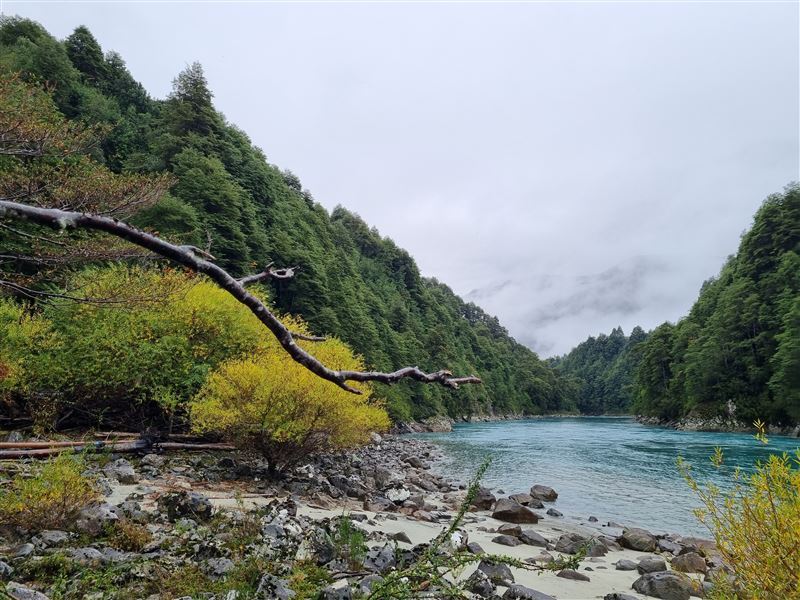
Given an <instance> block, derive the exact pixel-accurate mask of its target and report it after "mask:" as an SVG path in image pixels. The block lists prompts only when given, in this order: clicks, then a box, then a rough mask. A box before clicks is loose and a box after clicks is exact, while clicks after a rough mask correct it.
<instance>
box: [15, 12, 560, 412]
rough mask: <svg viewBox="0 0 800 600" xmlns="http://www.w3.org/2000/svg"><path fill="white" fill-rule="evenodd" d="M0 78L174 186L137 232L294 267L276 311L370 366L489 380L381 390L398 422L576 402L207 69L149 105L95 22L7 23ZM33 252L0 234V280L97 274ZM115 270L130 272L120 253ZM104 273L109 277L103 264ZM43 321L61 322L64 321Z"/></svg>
mask: <svg viewBox="0 0 800 600" xmlns="http://www.w3.org/2000/svg"><path fill="white" fill-rule="evenodd" d="M0 71H2V72H3V73H6V74H7V75H8V74H12V73H19V74H20V75H21V77H22V79H23V80H24V81H27V82H31V83H33V84H35V85H40V86H45V87H46V88H47V90H48V92H49V93H50V95H51V96H52V100H53V103H54V105H55V107H56V108H57V110H58V111H59V112H60V115H59V118H62V116H63V118H66V120H67V122H68V123H75V124H81V125H86V126H91V127H95V128H96V129H97V131H101V132H102V136H101V141H100V143H99V144H98V145H97V146H95V147H94V148H93V150H92V152H91V159H92V161H93V162H95V163H98V164H99V165H102V167H103V168H104V169H107V170H108V171H109V172H110V173H112V174H120V175H126V176H127V175H130V176H132V177H133V176H138V175H144V176H148V175H149V176H153V175H155V176H158V175H161V174H163V175H164V177H165V181H166V180H167V178H168V179H169V182H170V186H169V190H168V192H167V193H166V194H164V195H163V197H161V199H160V200H159V201H158V203H157V204H155V205H154V206H152V207H150V208H147V209H145V210H142V211H140V212H139V213H138V214H137V215H136V216H135V218H134V222H135V224H136V225H137V226H139V227H143V228H146V229H148V230H151V231H157V232H158V233H159V234H160V235H162V236H164V237H166V238H168V239H174V240H180V241H181V242H182V243H186V244H194V245H197V246H202V247H205V246H207V245H208V246H209V250H210V251H211V252H212V253H213V255H214V256H215V257H216V261H217V263H218V264H219V265H221V266H223V267H224V268H226V269H228V270H229V271H230V272H231V273H232V274H234V275H243V274H246V273H250V272H253V271H256V270H258V269H260V268H263V265H264V264H265V263H266V262H268V261H274V263H275V264H276V265H281V266H294V265H297V266H299V269H298V271H297V273H298V274H297V276H296V277H294V278H292V279H290V280H285V281H274V282H271V283H270V284H269V288H268V289H265V290H264V292H263V293H264V294H266V295H268V296H269V298H270V300H271V302H272V303H273V304H274V306H275V307H276V309H277V310H278V311H279V312H281V313H284V314H293V315H298V316H300V317H302V318H303V319H304V320H305V322H306V323H307V324H308V326H309V328H310V330H311V331H313V332H314V333H315V334H325V335H334V336H336V337H338V338H340V339H341V340H342V341H343V342H345V343H346V344H347V345H349V346H350V347H351V348H353V349H354V350H355V351H356V352H357V353H358V354H360V355H361V356H363V359H364V361H365V363H366V364H367V365H368V366H369V367H372V368H377V369H381V370H390V369H392V368H396V367H398V366H402V365H407V364H410V365H418V366H420V367H421V368H423V369H428V370H431V369H439V368H448V369H450V370H452V371H453V372H457V373H464V374H468V373H475V374H479V375H480V376H481V377H482V379H483V381H484V385H482V386H468V387H464V388H462V389H460V390H459V391H458V392H453V391H452V390H448V389H445V388H442V387H440V386H422V385H417V384H414V383H400V384H398V385H396V386H393V387H381V388H380V389H379V390H378V394H379V395H380V396H382V397H385V398H386V400H387V406H388V409H389V412H390V414H391V416H392V417H393V418H394V419H402V420H406V419H412V418H414V419H419V418H424V417H427V416H430V415H433V414H441V413H445V412H446V413H449V414H451V415H453V416H459V415H465V414H470V413H479V412H487V411H496V412H501V413H507V412H515V413H523V412H524V413H530V414H538V413H543V412H549V411H559V410H566V409H570V408H573V407H574V404H573V400H572V397H573V387H572V384H571V383H570V382H568V381H567V380H566V379H565V378H563V377H560V376H559V374H558V373H557V372H556V371H554V370H553V369H552V368H550V367H549V366H548V365H546V364H545V363H544V362H543V361H541V360H540V359H539V358H538V357H537V356H536V355H535V354H534V353H533V352H532V351H530V350H529V349H527V348H526V347H524V346H522V345H520V344H518V343H517V342H516V341H514V340H513V339H512V338H511V337H510V336H509V335H508V332H507V331H506V330H505V329H504V328H503V327H502V326H501V325H500V323H499V322H498V320H497V319H496V318H495V317H492V316H490V315H488V314H486V313H485V312H484V311H483V310H481V308H480V307H478V306H476V305H474V304H472V303H467V302H464V301H463V300H462V299H461V298H459V297H458V296H457V295H455V294H454V293H453V292H452V290H450V288H448V287H447V286H446V285H444V284H443V283H440V282H439V281H437V280H435V279H430V278H425V277H422V276H421V275H420V273H419V270H418V268H417V266H416V264H415V262H414V260H413V259H412V258H411V256H409V254H408V253H407V252H406V251H405V250H403V249H401V248H399V247H398V246H397V245H396V244H395V243H394V242H393V241H392V240H390V239H388V238H385V237H382V236H381V235H380V234H379V232H378V231H376V230H375V229H374V228H371V227H369V225H367V224H366V223H365V222H364V221H363V220H362V219H361V218H359V216H358V215H355V214H353V213H351V212H349V211H347V210H346V209H345V208H342V207H338V208H336V209H335V210H334V211H333V212H332V213H328V211H326V210H325V209H324V208H323V207H322V206H321V205H320V204H318V203H317V202H316V201H315V200H314V198H313V196H312V195H311V193H310V192H309V191H308V190H306V189H304V188H303V186H302V184H301V182H300V180H299V179H298V177H297V176H295V175H294V174H293V173H292V172H290V171H287V170H281V169H279V168H278V167H276V166H274V165H272V164H270V163H269V162H268V161H267V158H266V156H265V154H264V153H263V152H262V151H261V150H260V149H259V148H257V147H255V146H254V145H253V144H252V142H251V141H250V139H249V138H248V137H247V135H246V134H245V133H244V132H243V131H241V130H240V129H238V128H237V127H236V126H235V125H232V124H231V123H229V122H228V121H227V120H226V119H225V117H224V116H223V115H222V114H221V113H220V112H218V111H217V110H216V109H215V107H214V104H213V94H212V92H211V90H210V89H209V85H208V82H207V81H206V79H205V77H204V74H203V70H202V68H201V66H200V65H199V64H193V65H191V66H190V67H188V68H187V69H185V70H184V71H183V72H181V73H179V74H178V75H177V76H176V78H175V80H174V82H173V91H172V93H171V94H170V95H169V96H168V98H166V99H163V100H160V99H154V98H151V97H150V96H149V95H148V93H147V92H146V90H145V89H144V88H143V86H142V85H141V84H139V83H138V82H137V81H136V80H135V79H134V78H133V76H132V75H131V74H130V72H129V71H128V70H127V68H126V66H125V62H124V61H123V59H122V57H120V56H119V55H118V54H116V53H114V52H108V53H106V54H104V53H103V51H102V49H101V47H100V45H99V43H98V42H97V40H96V39H95V38H94V37H93V36H92V34H91V33H90V32H89V31H88V30H87V29H86V28H85V27H78V28H77V29H76V30H75V31H74V33H73V34H72V35H70V36H69V37H68V38H67V39H66V40H63V41H59V40H57V39H55V38H54V37H53V36H51V35H50V34H49V33H48V32H47V31H46V30H44V29H43V28H42V27H41V26H40V25H38V24H37V23H35V22H32V21H29V20H24V19H18V18H5V19H4V20H3V21H2V22H0ZM48 118H49V117H48ZM275 118H279V116H276V117H275ZM51 120H53V119H51ZM18 163H19V164H23V165H27V166H26V167H25V168H31V167H30V165H29V163H26V162H24V161H23V162H21V163H20V162H19V161H18ZM9 164H11V163H6V168H7V169H10V168H11V167H9V166H8V165H9ZM0 166H2V165H0ZM17 166H19V165H17ZM14 168H17V167H14ZM36 168H39V167H36ZM6 174H8V171H7V173H6ZM354 185H356V183H354ZM26 244H28V246H30V242H27V241H26V238H25V237H22V238H20V237H19V236H14V235H12V233H10V232H9V230H8V229H3V230H0V245H2V247H3V249H4V251H5V252H4V255H3V257H2V258H0V270H1V271H2V272H5V273H8V272H16V273H19V272H20V271H25V270H30V274H31V278H30V285H33V286H39V288H40V289H45V288H46V289H50V290H53V289H61V290H62V291H63V290H64V289H65V287H69V286H71V287H74V286H75V285H77V284H76V283H75V282H76V281H77V282H80V281H82V280H84V285H85V277H84V276H83V275H82V274H81V273H80V272H79V271H80V270H82V269H84V268H87V265H85V264H82V263H81V262H80V261H77V262H74V263H71V264H68V265H60V266H61V267H66V268H59V269H49V268H43V267H42V265H41V264H39V265H36V266H35V267H31V265H30V263H28V262H25V261H24V260H22V259H20V258H19V256H21V255H22V254H24V253H25V252H26V251H27V252H28V253H30V250H31V248H30V247H27V248H26V247H25V245H26ZM115 260H116V261H119V260H123V261H124V260H125V258H124V253H123V254H117V255H115ZM40 262H41V261H40ZM102 264H105V265H106V268H108V264H109V262H108V261H106V263H102ZM102 264H101V266H102ZM97 267H98V264H97V263H92V264H90V265H89V268H97ZM34 275H39V277H34ZM129 276H130V274H127V275H126V274H120V273H119V272H116V271H115V272H113V273H111V274H106V275H98V276H97V280H99V281H105V280H109V279H110V280H114V279H115V278H116V279H118V280H120V279H121V280H126V281H128V280H129ZM118 283H119V282H118ZM120 285H122V284H120ZM130 285H133V284H131V283H130V282H129V281H128V283H126V284H125V286H127V287H130ZM8 310H10V309H8ZM47 310H49V311H51V316H52V317H53V318H54V319H56V321H57V319H58V314H60V313H58V311H53V310H52V309H47ZM70 310H72V309H70ZM87 310H88V309H87ZM62 312H63V311H62ZM84 312H85V311H84ZM84 312H81V311H78V313H79V314H84ZM104 318H105V317H104ZM110 320H111V321H113V320H114V319H110ZM124 320H125V319H118V321H119V322H123V321H124ZM95 321H97V319H95ZM55 326H56V327H57V326H58V323H56V325H55ZM64 327H66V325H64ZM72 329H74V327H73V328H72ZM140 368H142V369H146V368H147V367H146V365H140ZM149 368H153V369H158V368H159V365H157V364H154V365H151V366H150V367H149ZM187 368H188V367H187ZM197 385H199V382H198V383H197ZM197 385H195V387H194V389H197ZM134 387H136V386H134ZM151 391H152V390H151ZM162 392H163V390H162ZM37 393H40V394H41V393H43V392H42V390H38V391H37ZM142 393H145V392H142ZM135 399H137V400H142V398H135Z"/></svg>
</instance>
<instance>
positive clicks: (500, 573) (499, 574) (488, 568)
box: [478, 560, 514, 586]
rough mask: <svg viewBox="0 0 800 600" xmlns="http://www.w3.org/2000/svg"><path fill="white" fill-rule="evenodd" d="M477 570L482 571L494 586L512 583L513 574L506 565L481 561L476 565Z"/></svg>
mask: <svg viewBox="0 0 800 600" xmlns="http://www.w3.org/2000/svg"><path fill="white" fill-rule="evenodd" d="M478 570H479V571H483V572H484V573H485V574H486V576H487V577H488V578H489V580H490V581H491V582H492V583H494V584H495V585H505V586H508V585H511V584H512V583H514V574H513V573H512V572H511V569H510V568H509V566H508V565H504V564H502V563H493V562H490V561H488V560H482V561H481V562H480V563H479V564H478Z"/></svg>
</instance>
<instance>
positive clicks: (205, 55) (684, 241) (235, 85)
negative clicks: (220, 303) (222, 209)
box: [3, 0, 800, 356]
mask: <svg viewBox="0 0 800 600" xmlns="http://www.w3.org/2000/svg"><path fill="white" fill-rule="evenodd" d="M3 8H4V11H5V13H6V14H20V15H23V16H28V17H31V18H33V19H36V20H38V21H39V22H41V23H42V24H43V25H44V26H45V27H46V28H47V29H49V30H50V32H51V33H53V34H54V35H56V36H57V37H59V38H63V37H66V36H67V35H68V34H69V33H70V32H71V31H72V29H74V27H75V26H77V25H81V24H84V25H87V26H88V27H89V28H90V29H91V30H92V32H93V33H94V34H95V36H96V37H97V38H98V40H99V41H100V43H101V44H102V46H103V48H104V50H112V49H113V50H117V51H119V52H120V53H121V54H122V56H123V57H124V59H125V60H126V61H127V63H128V66H129V68H130V70H131V72H132V73H133V75H134V76H135V77H136V78H137V79H139V80H140V81H142V83H143V84H144V85H145V87H146V88H147V90H148V91H149V92H150V93H151V94H152V95H154V96H156V97H164V96H165V95H166V94H167V93H168V92H169V90H170V87H171V81H172V78H173V77H174V76H175V75H176V74H177V73H178V72H179V71H180V70H181V69H183V68H184V67H185V66H186V65H187V64H189V63H191V62H192V61H195V60H197V61H200V62H201V63H202V64H203V66H204V67H205V69H206V75H207V77H208V79H209V82H210V85H211V88H212V89H213V91H214V93H215V96H216V105H217V107H218V108H219V109H220V110H221V111H222V112H224V113H225V115H226V116H227V118H228V119H229V120H230V121H231V122H233V123H236V124H237V125H239V126H241V127H242V128H243V129H244V130H245V131H246V132H247V133H248V134H249V135H250V136H251V137H252V139H253V141H254V142H255V143H256V144H257V145H258V146H260V147H261V148H263V149H264V151H265V152H266V153H267V156H268V157H269V159H270V161H271V162H273V163H275V164H277V165H279V166H280V167H282V168H289V169H291V170H292V171H294V172H295V173H296V174H297V175H299V176H300V178H301V180H302V181H303V184H304V186H305V187H307V188H309V189H310V190H311V191H312V193H313V194H314V197H315V198H316V199H317V201H319V202H321V203H322V204H323V205H324V206H326V207H327V208H329V209H330V208H333V207H334V206H335V205H336V204H342V205H344V206H346V207H347V208H349V209H351V210H354V211H355V212H358V213H359V214H360V215H361V216H362V217H364V219H365V220H366V221H367V222H368V223H370V224H371V225H375V226H377V227H378V228H379V229H380V231H381V232H382V233H383V234H384V235H388V236H390V237H391V238H393V239H394V240H395V241H396V242H397V243H398V244H399V245H400V246H402V247H404V248H406V249H408V250H409V251H410V252H411V254H412V255H413V256H414V257H415V258H416V260H417V262H418V263H419V265H420V268H421V269H422V272H423V274H425V275H429V276H434V277H436V278H438V279H439V280H441V281H443V282H445V283H447V284H449V285H450V286H451V287H452V288H453V289H454V290H455V291H456V292H457V293H459V294H460V295H462V296H463V297H465V298H467V299H472V300H474V301H476V302H477V303H478V304H480V305H481V306H483V307H484V308H485V309H486V310H487V311H489V312H490V313H493V314H496V315H498V316H499V317H500V320H501V321H502V322H503V324H504V325H505V326H506V327H507V328H508V329H509V330H510V332H511V333H512V335H514V336H515V337H516V338H517V339H518V340H519V341H521V342H523V343H525V344H527V345H528V346H530V347H531V348H533V349H534V350H536V351H537V352H539V353H540V354H542V355H543V356H549V355H552V354H554V353H562V352H565V351H567V350H569V349H570V348H571V347H572V346H574V345H575V344H576V343H577V342H579V341H581V340H582V339H584V338H586V337H587V336H588V335H590V334H594V335H596V334H598V333H600V332H608V331H609V330H610V329H611V328H612V327H614V326H616V325H621V326H622V327H623V328H624V330H625V332H626V333H628V332H629V331H630V329H631V328H632V327H633V326H634V325H637V324H640V325H642V326H644V327H645V328H647V329H649V328H652V327H654V326H655V325H658V324H659V323H661V322H663V321H665V320H673V321H674V320H676V319H678V318H680V317H681V316H682V315H684V314H686V312H687V311H688V309H689V307H690V306H691V303H692V302H693V300H694V299H695V297H696V295H697V292H698V289H699V287H700V285H701V283H702V282H703V280H704V279H707V278H708V277H710V276H712V275H715V274H716V273H717V272H718V271H719V268H720V266H721V265H722V262H723V261H724V260H725V258H726V256H727V255H729V254H731V253H733V252H735V250H736V248H737V245H738V241H739V236H740V234H741V233H742V231H743V230H744V229H745V228H747V227H748V226H749V224H750V222H751V219H752V215H753V213H754V212H755V210H756V209H757V208H758V206H759V204H760V203H761V201H762V200H763V199H764V198H765V197H766V196H767V195H769V194H770V193H773V192H777V191H780V190H781V189H782V188H783V186H784V185H786V184H787V183H788V182H790V181H793V180H798V179H800V174H798V169H799V167H798V163H800V152H799V150H798V138H799V137H800V133H799V131H798V130H799V129H800V123H799V121H798V106H800V98H798V88H799V87H800V76H799V75H798V71H799V65H798V62H799V60H798V56H799V55H800V49H799V48H798V29H799V26H800V23H799V20H800V15H799V14H798V3H797V2H788V3H767V2H763V1H759V2H753V3H723V2H720V3H694V4H693V3H685V2H684V3H657V4H656V3H653V4H647V3H636V4H630V3H602V4H599V3H598V4H586V3H571V4H568V3H558V4H555V3H530V4H519V3H515V4H498V3H486V4H475V3H471V4H459V3H446V4H419V3H407V4H403V3H392V4H380V3H371V4H353V3H349V4H331V3H327V4H301V5H288V4H254V3H247V4H245V3H242V4H221V3H216V4H201V3H172V4H159V3H128V4H122V5H121V4H112V3H110V2H109V3H105V4H97V3H91V4H90V3H71V2H64V1H61V2H57V3H24V2H14V1H8V0H6V1H5V2H4V3H3Z"/></svg>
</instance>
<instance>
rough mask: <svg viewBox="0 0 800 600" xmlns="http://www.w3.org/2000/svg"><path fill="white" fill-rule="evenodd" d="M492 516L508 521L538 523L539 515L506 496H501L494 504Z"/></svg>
mask: <svg viewBox="0 0 800 600" xmlns="http://www.w3.org/2000/svg"><path fill="white" fill-rule="evenodd" d="M492 518H494V519H498V520H499V521H506V522H508V523H538V522H539V517H538V516H537V515H536V513H535V512H533V511H532V510H531V509H530V508H528V507H526V506H522V504H518V503H517V502H514V501H513V500H509V499H508V498H501V499H500V500H498V501H497V503H495V505H494V512H492Z"/></svg>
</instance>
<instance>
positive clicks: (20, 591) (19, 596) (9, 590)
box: [6, 581, 50, 600]
mask: <svg viewBox="0 0 800 600" xmlns="http://www.w3.org/2000/svg"><path fill="white" fill-rule="evenodd" d="M6 594H7V595H8V597H9V598H11V599H12V600H50V599H49V598H48V597H47V596H45V595H44V594H42V593H41V592H37V591H36V590H32V589H31V588H29V587H26V586H24V585H22V584H21V583H17V582H15V581H11V582H9V584H8V585H6Z"/></svg>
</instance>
